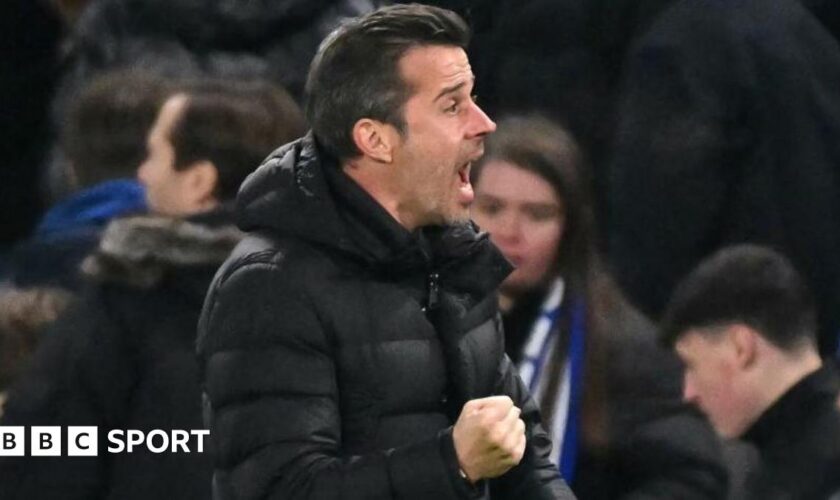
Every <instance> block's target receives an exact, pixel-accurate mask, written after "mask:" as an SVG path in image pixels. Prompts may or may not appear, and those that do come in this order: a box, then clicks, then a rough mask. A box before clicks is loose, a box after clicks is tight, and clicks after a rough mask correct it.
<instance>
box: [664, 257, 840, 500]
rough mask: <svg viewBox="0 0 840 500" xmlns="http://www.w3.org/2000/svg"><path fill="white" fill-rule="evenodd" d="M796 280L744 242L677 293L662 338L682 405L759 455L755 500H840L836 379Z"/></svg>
mask: <svg viewBox="0 0 840 500" xmlns="http://www.w3.org/2000/svg"><path fill="white" fill-rule="evenodd" d="M815 318H816V312H815V306H814V304H813V302H812V300H811V297H810V295H809V292H808V291H807V289H806V286H805V284H804V282H803V279H802V278H801V276H800V275H799V274H798V273H797V272H796V271H795V270H794V268H793V267H792V265H791V264H790V262H788V261H787V260H786V259H785V258H784V257H782V256H781V255H779V254H777V253H776V252H773V251H771V250H768V249H765V248H762V247H757V246H750V245H743V246H736V247H730V248H727V249H724V250H721V251H720V252H718V253H717V254H715V255H713V256H712V257H710V258H709V259H707V260H705V261H704V262H702V263H701V264H700V266H699V267H698V268H697V269H696V270H694V271H693V272H692V273H691V274H690V275H689V276H688V277H687V278H686V279H685V281H683V282H682V283H681V284H680V285H679V286H678V288H677V290H676V293H675V295H674V297H673V298H672V300H671V303H670V305H669V306H668V311H667V314H666V319H665V323H664V326H663V336H664V338H665V340H666V341H667V342H668V343H670V344H673V345H674V347H675V348H676V351H677V354H678V355H679V357H680V358H682V360H683V361H684V362H685V386H684V397H685V399H687V400H689V401H692V402H694V403H696V404H697V405H698V406H699V407H700V408H701V409H702V410H703V411H704V412H705V413H706V414H707V415H708V416H709V419H710V420H711V422H712V424H713V425H714V427H715V428H716V430H717V431H718V433H719V434H720V435H721V436H723V437H725V438H735V437H743V438H744V439H745V440H746V441H748V442H751V443H752V444H754V445H755V446H756V447H757V449H758V451H759V454H760V455H761V462H762V465H761V468H760V470H759V471H758V473H757V474H755V476H754V477H752V478H751V479H752V480H751V481H749V482H748V485H747V490H748V491H751V493H752V495H753V497H754V498H756V499H771V500H772V499H782V498H795V499H797V500H808V499H825V498H828V497H829V496H831V494H833V493H840V474H838V471H840V410H838V408H837V407H836V400H837V395H838V392H840V379H839V378H838V376H837V373H836V372H835V371H834V369H833V366H832V365H831V364H830V363H826V364H825V365H823V362H822V361H821V359H820V356H819V354H818V352H817V347H816V329H817V327H816V319H815Z"/></svg>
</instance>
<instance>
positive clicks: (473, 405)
mask: <svg viewBox="0 0 840 500" xmlns="http://www.w3.org/2000/svg"><path fill="white" fill-rule="evenodd" d="M520 412H521V410H520V409H519V408H517V407H516V406H514V405H513V401H511V399H510V398H509V397H507V396H493V397H489V398H483V399H473V400H472V401H468V402H467V404H465V405H464V408H463V409H462V410H461V415H460V416H459V417H458V421H457V422H455V427H454V428H453V430H452V439H453V441H455V453H456V455H457V456H458V463H459V464H460V465H461V470H463V471H464V473H465V474H466V475H467V478H468V479H469V480H470V481H472V482H476V481H478V480H480V479H487V478H493V477H498V476H501V475H502V474H504V473H505V472H507V471H508V470H509V469H510V468H511V467H513V466H515V465H516V464H518V463H519V461H520V460H522V455H523V454H524V453H525V422H523V421H522V419H520V418H519V414H520Z"/></svg>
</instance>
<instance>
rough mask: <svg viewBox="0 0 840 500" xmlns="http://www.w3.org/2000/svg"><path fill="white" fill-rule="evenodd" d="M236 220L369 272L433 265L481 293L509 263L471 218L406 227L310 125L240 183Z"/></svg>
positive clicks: (455, 285) (450, 283)
mask: <svg viewBox="0 0 840 500" xmlns="http://www.w3.org/2000/svg"><path fill="white" fill-rule="evenodd" d="M237 220H238V224H239V226H240V227H241V228H242V229H243V230H245V231H254V230H268V231H270V232H272V233H274V234H277V235H279V236H291V237H295V238H300V239H303V240H305V241H307V242H309V243H311V244H315V245H317V246H322V247H327V248H330V249H332V250H334V251H339V252H342V253H344V254H346V255H347V256H349V257H351V258H353V259H355V260H356V261H358V262H359V263H361V264H362V265H364V266H365V267H368V268H369V269H371V270H373V271H374V272H377V273H383V274H386V275H390V276H395V277H400V276H404V275H406V273H409V272H417V271H424V272H429V273H432V272H437V273H440V275H441V277H442V278H444V279H443V281H442V286H444V287H445V288H450V289H453V290H458V291H464V292H470V293H481V294H482V295H483V294H485V293H489V292H490V291H491V290H493V289H495V288H496V287H497V286H498V284H499V283H501V281H502V280H503V279H504V278H505V277H506V276H507V275H508V274H509V273H510V270H511V266H510V264H508V262H507V261H506V260H505V259H504V257H503V256H502V255H501V252H499V250H498V249H497V248H496V247H495V246H494V245H493V244H492V243H491V242H490V240H489V238H488V237H487V235H486V233H479V232H478V231H477V228H476V226H475V225H474V224H472V223H465V224H461V225H457V226H447V227H425V228H421V229H420V230H418V231H415V232H409V231H408V230H406V229H405V228H404V227H403V226H401V225H400V224H399V223H398V222H397V221H396V220H395V219H394V218H393V217H391V215H390V214H388V212H387V211H386V210H385V209H384V208H383V207H382V206H381V205H380V204H379V203H378V202H377V201H376V200H374V199H373V198H372V197H371V196H370V195H369V194H368V193H367V192H366V191H365V190H364V189H362V188H361V187H360V186H359V185H358V184H357V183H356V182H355V181H353V180H352V179H351V178H350V177H349V176H347V175H346V174H345V173H344V172H343V171H342V170H341V168H340V167H339V165H338V162H337V161H336V160H335V159H333V158H330V157H329V156H326V155H325V154H324V153H323V152H322V151H321V150H320V148H319V146H318V144H317V141H316V140H315V138H314V136H313V135H312V133H310V134H308V135H307V136H305V137H303V138H302V139H300V140H298V141H295V142H293V143H291V144H289V145H287V146H284V147H282V148H280V149H278V150H277V151H276V152H275V153H273V154H272V155H271V156H270V157H269V158H268V159H267V160H266V162H265V163H264V164H263V165H262V166H261V167H260V168H259V169H257V171H256V172H255V173H254V174H252V175H251V176H250V177H249V178H248V179H247V180H246V181H245V184H244V185H243V187H242V189H241V190H240V193H239V197H238V198H237Z"/></svg>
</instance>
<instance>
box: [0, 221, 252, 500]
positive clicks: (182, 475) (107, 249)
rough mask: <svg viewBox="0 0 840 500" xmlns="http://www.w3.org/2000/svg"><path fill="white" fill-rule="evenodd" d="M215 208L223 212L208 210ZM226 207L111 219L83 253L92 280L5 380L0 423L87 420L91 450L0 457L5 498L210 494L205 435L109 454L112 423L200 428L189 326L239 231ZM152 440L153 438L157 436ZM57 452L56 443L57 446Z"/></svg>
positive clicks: (0, 492)
mask: <svg viewBox="0 0 840 500" xmlns="http://www.w3.org/2000/svg"><path fill="white" fill-rule="evenodd" d="M220 217H221V219H222V220H219V218H220ZM230 218H231V217H230V216H226V217H225V216H221V215H219V214H206V215H204V216H202V217H197V218H194V219H191V220H190V221H189V222H185V221H180V220H172V219H163V218H152V217H137V218H129V219H123V220H120V221H116V222H114V223H112V224H111V225H110V226H109V227H108V229H107V230H106V232H105V234H104V236H103V239H102V243H101V245H100V247H99V250H98V251H97V252H96V253H95V254H94V256H93V257H91V258H90V259H88V260H87V261H86V262H85V269H86V272H88V273H89V275H90V277H91V279H92V283H91V285H90V286H89V287H88V288H87V289H85V290H84V291H83V292H82V293H81V295H80V298H79V302H78V304H77V305H76V306H74V307H72V308H71V309H69V310H68V311H67V312H66V313H65V315H64V316H61V317H60V318H59V319H58V320H57V321H56V323H55V324H54V325H53V326H52V328H51V329H50V330H48V331H47V332H45V336H44V340H43V341H42V344H41V345H40V346H39V350H38V351H37V352H36V355H35V358H34V361H33V363H32V367H31V370H30V371H29V372H27V373H24V374H23V376H22V377H21V378H20V379H19V382H18V383H17V384H16V385H15V386H13V389H12V391H11V393H10V397H9V400H8V401H7V403H6V408H5V414H4V416H3V420H2V425H24V426H32V425H51V426H62V427H63V430H62V432H64V426H68V425H82V426H90V425H95V426H98V427H99V438H98V440H99V442H98V445H99V456H98V457H97V458H79V457H75V458H74V457H68V456H63V457H57V458H43V457H34V458H29V457H11V458H6V459H3V460H2V461H0V498H3V499H4V500H13V499H14V500H32V499H37V500H49V499H56V500H58V499H61V500H74V499H78V500H92V499H106V498H107V499H113V500H131V499H137V500H140V499H143V500H148V499H150V498H153V499H154V498H158V499H167V500H169V499H173V500H175V499H195V500H199V499H200V500H205V499H207V498H208V497H209V496H210V482H211V474H212V453H211V451H210V449H209V448H210V445H211V443H209V442H207V440H205V441H206V442H205V449H204V453H198V452H197V449H198V440H197V438H193V439H192V440H191V441H190V442H189V443H188V445H189V447H190V451H191V453H189V454H187V453H181V452H178V453H171V452H170V450H169V449H168V450H167V451H166V452H164V453H160V454H156V453H152V452H150V451H148V450H147V448H146V447H145V444H144V445H142V446H140V447H139V448H135V449H134V451H133V452H132V453H130V454H129V453H125V452H123V453H116V454H114V453H109V452H107V451H106V448H107V447H109V446H111V445H112V444H111V443H110V442H109V441H108V440H107V433H108V431H110V430H112V429H121V430H128V429H139V430H141V431H143V432H145V433H148V432H149V431H151V430H153V429H161V430H163V431H164V432H167V433H169V432H170V431H172V430H175V429H179V430H187V431H189V430H193V429H203V428H204V425H203V419H202V407H201V390H200V385H199V382H200V380H199V376H198V364H197V362H196V359H195V355H194V352H195V350H194V345H195V344H194V342H195V325H196V324H197V322H198V316H199V312H200V310H201V305H202V302H203V299H204V295H205V293H206V290H207V287H208V285H209V283H210V280H211V278H212V276H213V273H214V272H215V270H216V269H217V268H218V266H219V265H220V264H221V262H222V261H224V259H225V257H226V256H227V255H228V254H229V253H230V251H231V250H232V249H233V247H234V246H235V244H236V243H237V242H238V241H239V239H240V236H241V233H239V231H238V230H237V229H236V228H235V227H234V226H233V225H232V224H231V223H230V222H227V223H226V222H225V220H228V221H229V220H230ZM160 443H161V441H160V439H157V440H155V441H154V444H155V446H159V445H160ZM63 449H64V451H65V454H66V447H64V448H63Z"/></svg>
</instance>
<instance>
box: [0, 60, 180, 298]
mask: <svg viewBox="0 0 840 500" xmlns="http://www.w3.org/2000/svg"><path fill="white" fill-rule="evenodd" d="M169 83H171V82H168V81H166V80H164V79H161V78H156V77H152V76H148V75H145V74H142V73H140V72H139V71H132V70H128V71H118V72H112V73H107V74H104V75H102V76H100V77H98V78H96V79H95V80H93V81H92V82H91V83H90V85H88V86H87V87H85V88H84V89H83V90H82V91H81V92H79V94H78V95H77V96H76V99H75V100H74V101H73V104H72V106H71V107H70V109H69V110H68V115H67V120H66V122H65V123H64V125H63V126H62V128H61V130H60V134H59V143H58V151H59V154H58V155H56V156H59V157H61V159H62V161H61V162H57V164H60V165H61V166H62V168H61V169H60V170H62V173H61V177H62V178H63V179H67V180H69V181H70V182H69V185H67V186H65V188H64V190H65V192H67V193H68V195H67V196H65V197H64V198H63V199H62V200H60V201H58V202H57V203H56V204H55V205H54V206H52V207H51V208H50V209H49V210H48V211H47V212H46V214H44V217H43V218H42V219H41V221H40V222H39V223H38V225H37V227H36V229H35V233H34V235H33V236H32V237H31V238H29V239H28V240H26V241H24V242H21V243H20V244H18V245H17V246H16V247H15V248H14V250H13V251H12V252H11V254H10V256H9V265H8V270H7V273H6V275H5V276H4V278H5V279H7V280H8V281H9V283H10V284H11V285H12V286H15V287H19V288H25V287H33V286H38V287H40V286H55V287H60V288H63V289H66V290H70V291H77V290H78V289H79V288H80V286H81V285H82V281H83V280H82V279H81V276H80V275H79V264H80V263H81V262H82V260H83V259H84V258H85V256H87V255H88V254H89V253H90V252H91V251H93V250H94V249H95V248H96V244H97V243H98V241H99V238H100V237H101V235H102V230H103V229H104V228H105V226H106V224H107V223H108V221H110V220H111V219H113V218H116V217H119V216H125V215H129V214H137V213H144V212H145V211H146V202H145V199H144V194H143V187H142V186H141V185H140V184H139V183H138V182H137V181H136V180H135V179H134V177H135V174H136V172H137V165H139V164H140V163H141V162H142V161H143V158H144V156H145V154H146V135H147V134H148V132H149V128H150V127H151V126H152V123H153V122H154V121H155V117H156V116H157V113H158V111H159V110H160V107H161V105H162V104H163V101H164V100H165V99H166V97H167V95H168V93H169V91H170V89H168V88H167V87H168V84H169Z"/></svg>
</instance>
